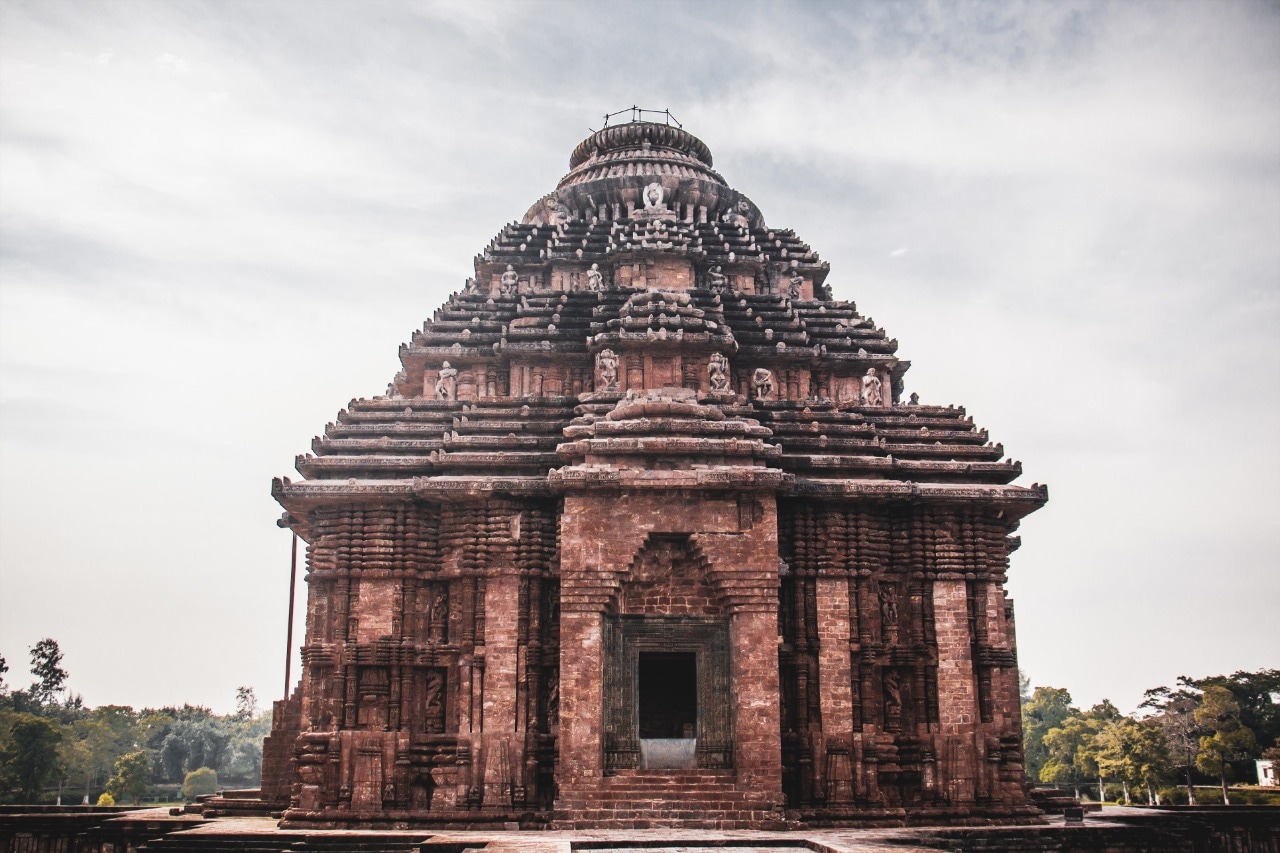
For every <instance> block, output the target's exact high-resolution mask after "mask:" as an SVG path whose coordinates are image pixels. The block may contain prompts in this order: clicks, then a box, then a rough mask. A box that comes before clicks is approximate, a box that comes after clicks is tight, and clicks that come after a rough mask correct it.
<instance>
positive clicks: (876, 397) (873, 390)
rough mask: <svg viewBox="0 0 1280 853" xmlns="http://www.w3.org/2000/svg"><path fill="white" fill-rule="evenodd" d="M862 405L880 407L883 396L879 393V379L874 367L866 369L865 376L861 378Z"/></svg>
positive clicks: (882, 402)
mask: <svg viewBox="0 0 1280 853" xmlns="http://www.w3.org/2000/svg"><path fill="white" fill-rule="evenodd" d="M862 405H864V406H882V405H884V396H883V395H882V393H881V388H880V377H879V375H878V374H877V373H876V369H875V368H874V367H868V368H867V375H866V376H863V377H862Z"/></svg>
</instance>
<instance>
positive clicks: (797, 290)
mask: <svg viewBox="0 0 1280 853" xmlns="http://www.w3.org/2000/svg"><path fill="white" fill-rule="evenodd" d="M789 284H790V291H791V298H792V299H799V298H800V294H801V293H803V292H804V291H803V290H802V288H803V287H804V276H802V275H800V273H798V272H796V273H792V274H791V279H790V282H789Z"/></svg>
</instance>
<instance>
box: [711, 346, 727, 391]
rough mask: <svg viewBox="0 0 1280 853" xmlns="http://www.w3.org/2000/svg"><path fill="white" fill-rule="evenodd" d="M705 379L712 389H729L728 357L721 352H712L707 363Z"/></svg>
mask: <svg viewBox="0 0 1280 853" xmlns="http://www.w3.org/2000/svg"><path fill="white" fill-rule="evenodd" d="M707 380H708V383H709V384H710V386H711V390H712V391H728V390H729V359H727V358H725V356H724V353H722V352H713V353H712V354H711V361H710V363H708V364H707Z"/></svg>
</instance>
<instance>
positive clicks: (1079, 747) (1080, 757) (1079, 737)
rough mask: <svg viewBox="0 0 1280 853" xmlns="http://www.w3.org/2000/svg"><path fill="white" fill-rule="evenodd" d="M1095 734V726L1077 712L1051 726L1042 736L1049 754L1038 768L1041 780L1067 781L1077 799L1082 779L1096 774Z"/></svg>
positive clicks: (1056, 782) (1052, 782) (1060, 782)
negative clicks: (1055, 725)
mask: <svg viewBox="0 0 1280 853" xmlns="http://www.w3.org/2000/svg"><path fill="white" fill-rule="evenodd" d="M1097 733H1098V732H1097V728H1096V727H1095V726H1093V725H1092V724H1090V722H1089V720H1087V719H1085V718H1084V717H1081V716H1079V715H1078V714H1077V715H1072V716H1070V717H1067V718H1066V719H1065V720H1063V721H1062V725H1060V726H1057V727H1055V728H1052V729H1050V730H1049V731H1048V732H1047V733H1046V734H1045V736H1044V739H1043V743H1044V746H1045V750H1046V752H1047V753H1048V757H1047V758H1046V760H1045V763H1044V766H1043V767H1041V768H1040V781H1041V782H1048V783H1050V784H1070V785H1071V786H1072V788H1073V790H1074V792H1075V797H1076V799H1077V800H1078V799H1080V782H1081V780H1082V779H1088V778H1093V777H1096V776H1097V775H1098V765H1097V762H1096V761H1094V756H1093V738H1094V737H1095V736H1096V735H1097Z"/></svg>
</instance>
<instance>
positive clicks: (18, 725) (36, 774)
mask: <svg viewBox="0 0 1280 853" xmlns="http://www.w3.org/2000/svg"><path fill="white" fill-rule="evenodd" d="M10 717H11V718H10V719H9V720H7V723H8V725H7V727H6V728H7V731H6V732H5V738H4V750H3V753H0V774H2V775H3V777H4V782H5V787H6V788H8V789H10V790H16V793H17V796H18V799H19V802H23V803H35V802H37V801H39V799H40V795H41V793H42V792H43V791H44V788H45V785H46V784H47V783H48V782H49V781H50V780H51V779H52V778H53V777H54V775H55V774H56V772H57V767H58V744H59V742H60V741H61V740H62V731H61V727H60V726H59V725H58V724H57V723H55V722H52V721H50V720H46V719H43V718H41V717H37V716H36V715H34V714H25V713H22V714H12V715H10Z"/></svg>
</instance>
